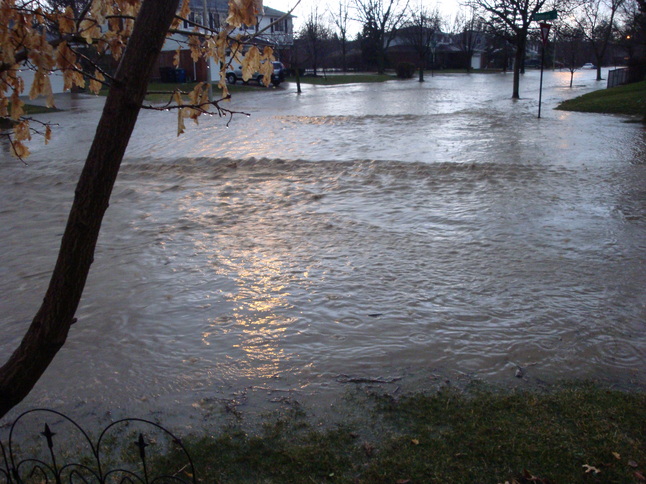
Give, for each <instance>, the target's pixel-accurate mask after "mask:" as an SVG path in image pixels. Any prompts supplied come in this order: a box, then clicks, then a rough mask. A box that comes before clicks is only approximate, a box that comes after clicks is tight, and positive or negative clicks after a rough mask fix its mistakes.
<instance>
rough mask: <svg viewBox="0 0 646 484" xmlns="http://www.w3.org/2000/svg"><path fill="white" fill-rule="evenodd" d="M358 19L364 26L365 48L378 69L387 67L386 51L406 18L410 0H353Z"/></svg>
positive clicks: (363, 38) (381, 72) (382, 70)
mask: <svg viewBox="0 0 646 484" xmlns="http://www.w3.org/2000/svg"><path fill="white" fill-rule="evenodd" d="M353 2H354V9H355V12H356V15H357V17H356V20H357V21H358V22H360V23H361V24H362V26H363V29H362V34H361V35H362V40H363V48H364V50H366V51H367V53H368V55H370V56H372V57H374V60H375V62H376V64H377V71H378V72H379V73H380V74H383V73H384V71H385V69H386V51H387V50H388V47H390V43H391V42H392V41H393V39H394V38H395V36H396V35H397V31H398V29H399V28H400V27H401V25H402V23H403V22H404V20H405V15H406V9H407V8H408V0H353Z"/></svg>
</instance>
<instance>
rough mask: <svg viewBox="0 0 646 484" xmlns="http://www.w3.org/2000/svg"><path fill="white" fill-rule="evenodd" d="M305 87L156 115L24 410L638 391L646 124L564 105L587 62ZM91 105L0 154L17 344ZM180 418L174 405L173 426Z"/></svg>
mask: <svg viewBox="0 0 646 484" xmlns="http://www.w3.org/2000/svg"><path fill="white" fill-rule="evenodd" d="M538 74H539V73H538V72H537V71H528V73H527V74H525V76H524V77H523V79H522V81H521V96H522V99H521V100H519V101H513V100H512V99H510V97H511V73H509V74H506V75H505V74H500V73H496V74H477V75H469V76H467V75H457V74H454V75H450V74H446V75H442V74H439V73H436V75H435V76H434V77H430V76H429V77H427V82H425V83H423V84H420V83H417V82H415V81H395V80H393V81H388V82H386V83H381V84H357V85H340V86H330V87H324V86H309V85H304V86H303V89H304V93H303V94H302V95H300V96H297V95H296V94H295V92H294V91H295V87H294V86H293V85H290V84H284V85H281V88H280V89H278V90H258V91H256V92H250V93H240V94H234V99H233V101H232V102H231V103H230V107H231V109H232V110H234V111H239V112H243V113H249V114H251V116H249V117H247V116H244V115H236V116H234V117H233V119H232V120H231V121H230V123H229V126H228V127H226V122H227V120H226V119H218V118H217V117H215V116H214V117H210V118H204V119H201V120H200V124H199V125H198V126H195V125H193V124H192V123H191V124H190V125H189V124H188V123H187V128H188V129H187V132H186V133H185V134H183V135H182V136H180V137H179V138H177V137H176V136H175V134H176V123H177V120H176V116H175V115H174V113H163V112H162V113H160V112H150V111H149V112H143V113H142V114H141V115H140V118H139V121H138V127H137V129H136V130H135V133H134V135H133V138H132V141H131V144H130V148H129V150H128V152H127V155H126V159H125V160H124V164H123V166H122V170H121V174H120V176H119V179H118V180H117V185H116V188H115V193H114V194H113V199H112V204H111V206H110V209H109V210H108V213H107V216H106V219H105V222H104V226H103V231H102V236H101V239H100V241H99V246H98V250H97V255H96V258H95V263H94V266H93V268H92V271H91V273H90V279H89V282H88V286H87V287H86V290H85V293H84V297H83V300H82V303H81V308H80V310H79V311H78V313H77V317H78V319H79V321H78V323H77V324H75V325H74V326H73V328H72V331H71V333H70V337H69V339H68V342H67V344H66V345H65V347H64V348H63V349H62V350H61V352H60V353H59V355H58V356H57V357H56V359H55V360H54V363H53V364H52V365H51V367H50V368H49V369H48V371H47V373H46V374H45V376H44V378H42V379H41V381H40V382H39V383H38V385H37V386H36V388H35V389H34V391H33V392H32V394H31V395H29V397H28V399H27V400H26V401H25V402H24V403H23V404H22V405H21V406H22V407H24V408H28V407H34V406H48V407H56V408H59V409H61V410H63V411H65V410H68V411H73V412H74V413H75V414H79V413H80V414H82V415H83V414H86V415H93V414H98V415H103V414H104V413H105V412H106V411H108V410H110V411H111V412H113V413H116V414H119V413H124V414H129V415H134V414H137V415H140V414H142V413H144V412H153V413H154V412H161V413H163V414H164V415H165V416H166V415H169V417H168V419H166V420H167V421H169V420H170V422H171V423H174V424H179V425H188V422H190V421H192V419H201V418H202V417H203V416H204V414H205V413H208V412H209V411H210V410H212V409H213V408H214V407H218V406H222V402H230V401H235V402H236V404H237V405H240V410H242V411H245V410H247V409H248V410H250V411H251V410H260V411H262V410H263V409H266V408H270V407H271V406H272V405H274V404H276V403H279V402H282V401H285V400H289V399H291V400H295V401H299V402H306V403H308V404H310V405H314V406H316V405H318V406H321V407H324V406H326V405H328V404H329V403H330V402H332V401H334V400H335V399H338V398H339V397H340V396H341V395H343V393H344V392H345V391H346V390H347V389H348V387H349V386H350V385H353V384H357V383H372V384H375V385H384V386H389V385H390V386H393V385H397V386H399V387H401V388H402V389H403V390H412V389H425V388H431V387H433V386H434V385H438V384H441V383H443V382H446V381H451V382H456V381H460V380H465V379H466V380H470V379H481V380H484V381H487V382H492V383H496V384H502V385H523V386H524V385H536V384H541V383H543V382H548V383H549V382H555V381H559V380H562V379H598V380H602V381H606V382H614V383H617V384H618V385H620V386H633V385H637V386H640V387H642V388H643V387H644V385H645V384H646V374H645V373H644V367H645V365H644V363H646V352H645V351H644V348H646V332H645V331H644V330H645V329H646V327H645V324H646V323H645V321H646V294H645V293H644V290H643V288H644V287H646V270H645V269H644V266H645V263H646V135H645V132H644V128H643V126H642V125H640V124H635V123H626V122H625V119H624V118H621V117H616V116H607V115H597V114H582V113H570V112H563V111H555V110H554V109H553V108H554V107H555V106H556V105H557V103H558V102H559V101H561V100H564V99H569V98H572V97H575V96H578V95H580V94H583V93H585V92H589V91H591V90H594V89H598V88H600V87H604V86H599V85H598V83H597V81H595V80H594V72H592V71H580V72H577V73H576V74H575V81H574V88H572V89H570V88H569V87H568V85H569V72H565V71H564V72H558V71H556V72H546V76H545V80H544V91H543V108H542V114H541V119H537V116H536V115H537V109H538ZM100 104H101V100H100V99H85V98H83V99H79V100H78V101H75V103H73V105H72V106H70V109H69V110H68V111H64V112H60V113H52V114H48V115H44V116H43V118H47V119H48V120H50V121H52V122H54V123H58V124H59V125H60V126H59V127H57V128H56V129H55V131H54V139H53V140H52V142H51V143H50V145H48V146H47V147H45V146H43V145H42V143H41V141H40V140H35V141H34V142H32V144H31V146H30V149H31V151H32V156H31V157H30V158H29V160H28V162H29V165H28V166H25V165H23V164H22V163H21V162H20V161H18V160H16V159H13V158H11V157H10V156H9V154H8V149H5V148H6V147H5V146H4V145H3V151H2V154H1V155H0V226H2V227H3V230H2V231H0V244H1V245H2V247H3V250H2V252H1V253H0V294H2V296H1V297H0V314H1V315H2V316H1V319H0V324H1V325H2V326H1V328H2V334H3V339H2V341H0V354H2V355H4V357H6V355H8V354H9V352H10V351H12V350H13V348H14V347H15V346H16V345H17V344H18V342H19V341H20V338H21V336H22V334H23V333H24V331H25V329H26V328H27V326H28V324H29V322H30V321H31V318H32V317H33V315H34V313H35V311H36V310H37V308H38V305H39V303H40V301H41V300H42V297H43V294H44V291H45V287H46V285H47V283H48V277H49V274H50V271H51V269H52V267H53V264H54V261H55V257H56V253H57V250H58V243H59V237H60V234H61V232H62V230H63V227H64V224H65V220H66V215H67V210H68V208H69V204H70V203H71V199H72V196H73V191H74V185H75V182H76V179H77V177H78V174H79V171H80V168H81V166H82V163H83V160H84V157H85V154H86V153H87V149H88V146H89V143H90V142H91V140H92V137H93V134H94V129H95V126H96V120H97V119H98V116H99V115H100ZM165 418H166V417H165Z"/></svg>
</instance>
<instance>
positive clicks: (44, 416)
mask: <svg viewBox="0 0 646 484" xmlns="http://www.w3.org/2000/svg"><path fill="white" fill-rule="evenodd" d="M38 429H42V431H38ZM0 450H1V451H2V456H1V458H2V461H0V466H2V464H4V467H0V484H32V483H33V484H49V483H52V484H68V483H69V484H73V483H85V484H166V483H175V484H191V483H192V484H196V483H197V480H196V476H195V468H194V465H193V460H192V459H191V456H190V455H189V453H188V451H187V450H186V448H185V447H184V445H183V444H182V442H181V441H180V439H179V438H177V437H176V436H175V435H173V434H172V433H171V432H170V431H169V430H167V429H165V428H164V427H162V426H161V425H159V424H157V423H155V422H152V421H150V420H145V419H140V418H126V419H121V420H117V421H115V422H113V423H111V424H110V425H108V426H107V427H105V429H103V431H101V433H100V434H99V436H98V438H97V439H96V440H93V439H92V438H91V437H90V435H89V434H88V433H87V432H86V431H85V430H83V428H81V426H80V425H79V424H77V423H76V422H75V421H74V420H72V419H71V418H70V417H68V416H66V415H64V414H62V413H60V412H57V411H55V410H49V409H35V410H29V411H27V412H24V413H22V414H21V415H20V416H19V417H18V418H17V419H16V420H15V421H14V422H13V424H12V425H11V427H10V429H9V436H8V440H7V441H6V446H5V445H4V444H3V443H2V442H0ZM171 455H172V456H173V462H174V463H180V464H181V465H180V464H176V467H175V468H174V470H173V472H172V473H171V474H162V475H156V471H155V469H156V467H157V466H155V465H153V464H155V462H158V461H156V459H161V458H163V457H168V456H171ZM3 479H4V483H3Z"/></svg>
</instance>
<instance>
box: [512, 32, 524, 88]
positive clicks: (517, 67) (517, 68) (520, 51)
mask: <svg viewBox="0 0 646 484" xmlns="http://www.w3.org/2000/svg"><path fill="white" fill-rule="evenodd" d="M525 45H526V41H525V38H520V35H519V39H518V41H517V42H516V55H515V56H514V86H513V93H512V95H511V98H512V99H520V72H521V67H522V64H523V60H524V58H525Z"/></svg>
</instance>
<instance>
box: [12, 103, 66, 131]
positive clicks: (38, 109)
mask: <svg viewBox="0 0 646 484" xmlns="http://www.w3.org/2000/svg"><path fill="white" fill-rule="evenodd" d="M7 109H8V110H9V112H11V104H9V107H8V108H7ZM23 109H24V111H25V115H26V116H30V115H32V114H42V113H54V112H57V111H59V109H56V108H48V107H45V106H37V105H35V104H25V105H24V106H23ZM14 124H15V122H14V121H13V120H12V119H10V118H1V117H0V129H11V128H13V126H14Z"/></svg>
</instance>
